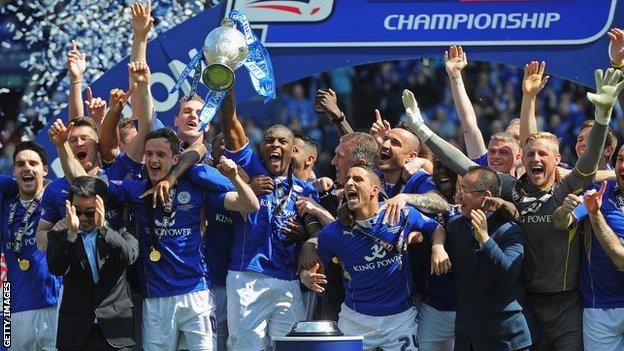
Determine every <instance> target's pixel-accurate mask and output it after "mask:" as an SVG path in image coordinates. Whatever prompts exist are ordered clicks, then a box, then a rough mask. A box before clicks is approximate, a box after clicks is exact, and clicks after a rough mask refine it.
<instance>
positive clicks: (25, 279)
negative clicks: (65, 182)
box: [1, 197, 61, 312]
mask: <svg viewBox="0 0 624 351" xmlns="http://www.w3.org/2000/svg"><path fill="white" fill-rule="evenodd" d="M27 206H28V205H27ZM25 213H26V208H24V206H23V205H22V203H21V201H20V200H18V199H17V198H15V197H14V198H13V199H12V200H9V199H5V200H4V201H3V204H2V223H1V226H2V244H3V245H2V249H3V251H4V254H5V258H6V264H7V268H8V280H9V281H10V282H11V283H12V285H11V295H12V296H15V298H13V299H12V300H11V312H22V311H29V310H35V309H40V308H47V307H53V306H56V304H57V302H58V297H59V290H60V288H61V279H60V278H59V277H56V276H53V275H52V274H50V272H49V271H48V263H47V260H46V254H45V252H41V251H39V250H38V249H37V240H36V232H37V224H38V223H39V219H40V217H41V204H39V205H38V206H37V207H36V209H35V210H34V212H32V214H31V215H30V217H29V218H28V222H27V223H26V225H25V226H24V234H23V236H22V248H21V251H20V253H19V256H17V255H16V254H15V253H14V252H13V250H12V248H11V242H12V240H13V238H14V237H15V235H16V234H17V232H18V231H19V228H20V226H21V222H22V219H23V218H24V215H25ZM11 214H13V216H12V217H13V218H12V223H11V226H9V218H10V217H11ZM18 259H20V260H26V261H27V262H28V265H29V267H28V269H27V270H25V271H23V270H21V269H20V267H19V261H18Z"/></svg>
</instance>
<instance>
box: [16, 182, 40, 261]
mask: <svg viewBox="0 0 624 351" xmlns="http://www.w3.org/2000/svg"><path fill="white" fill-rule="evenodd" d="M42 195H43V191H41V192H40V193H39V195H37V197H35V198H34V199H32V201H31V202H30V204H29V205H28V208H26V212H25V213H24V216H23V217H22V220H21V221H20V226H19V228H18V229H17V233H16V234H15V236H12V238H11V250H12V251H13V253H14V254H15V256H17V257H18V258H19V257H20V254H21V253H22V242H23V240H22V239H23V237H24V234H25V233H26V227H27V226H28V221H29V220H30V217H31V216H32V215H33V213H35V211H36V210H37V208H38V207H39V203H40V202H41V196H42ZM18 203H19V197H17V198H16V199H15V202H13V204H12V205H11V213H10V214H9V221H8V222H9V223H8V224H9V233H10V232H11V226H12V225H13V220H14V219H15V214H16V213H17V205H18Z"/></svg>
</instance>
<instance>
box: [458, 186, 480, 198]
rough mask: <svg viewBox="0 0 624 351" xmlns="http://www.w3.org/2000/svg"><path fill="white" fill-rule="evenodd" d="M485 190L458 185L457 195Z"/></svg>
mask: <svg viewBox="0 0 624 351" xmlns="http://www.w3.org/2000/svg"><path fill="white" fill-rule="evenodd" d="M484 191H485V190H466V189H464V188H462V187H458V188H457V195H462V196H463V195H466V194H472V193H482V192H484Z"/></svg>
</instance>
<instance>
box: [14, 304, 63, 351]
mask: <svg viewBox="0 0 624 351" xmlns="http://www.w3.org/2000/svg"><path fill="white" fill-rule="evenodd" d="M57 320H58V313H57V311H56V307H48V308H41V309H38V310H30V311H24V312H16V313H12V314H11V350H19V351H41V350H46V351H48V350H56V326H57Z"/></svg>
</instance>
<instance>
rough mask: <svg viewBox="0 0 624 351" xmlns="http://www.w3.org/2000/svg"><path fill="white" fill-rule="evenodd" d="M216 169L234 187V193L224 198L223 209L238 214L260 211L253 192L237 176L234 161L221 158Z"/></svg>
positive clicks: (229, 193) (231, 192)
mask: <svg viewBox="0 0 624 351" xmlns="http://www.w3.org/2000/svg"><path fill="white" fill-rule="evenodd" d="M217 169H218V170H219V171H220V172H221V173H222V174H223V175H224V176H226V177H228V179H230V181H231V182H232V184H234V186H235V187H236V191H230V192H228V193H227V194H226V196H225V203H224V205H225V209H226V210H230V211H237V212H240V213H252V212H256V211H258V210H259V209H260V202H259V201H258V198H257V197H256V194H254V192H253V190H251V188H250V187H249V185H247V183H245V182H244V181H243V179H242V178H241V177H240V175H238V167H237V166H236V163H234V161H232V160H230V159H228V158H226V157H225V156H221V159H220V160H219V164H218V165H217Z"/></svg>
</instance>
